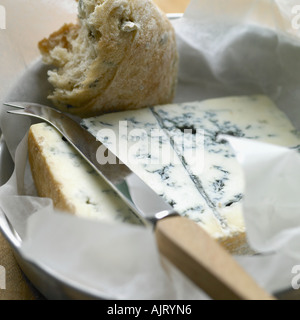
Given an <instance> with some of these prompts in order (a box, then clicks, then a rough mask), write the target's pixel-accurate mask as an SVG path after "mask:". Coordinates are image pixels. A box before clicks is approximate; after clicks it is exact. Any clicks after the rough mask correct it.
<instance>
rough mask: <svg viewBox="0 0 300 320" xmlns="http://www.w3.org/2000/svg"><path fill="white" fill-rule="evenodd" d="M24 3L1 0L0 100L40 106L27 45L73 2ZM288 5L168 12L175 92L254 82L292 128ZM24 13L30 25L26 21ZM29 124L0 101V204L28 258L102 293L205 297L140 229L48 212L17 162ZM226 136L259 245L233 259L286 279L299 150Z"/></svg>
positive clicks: (201, 93)
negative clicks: (5, 151) (2, 145)
mask: <svg viewBox="0 0 300 320" xmlns="http://www.w3.org/2000/svg"><path fill="white" fill-rule="evenodd" d="M28 2H29V1H25V0H15V1H14V6H12V5H11V1H8V0H7V1H4V4H3V5H4V6H5V7H6V9H7V10H6V12H7V14H9V16H8V18H7V21H8V22H7V29H6V30H0V48H1V49H0V50H1V54H0V62H1V75H0V77H1V91H0V102H1V103H2V102H3V101H4V100H10V101H12V100H22V101H32V102H41V103H47V104H48V105H49V102H48V101H47V100H46V96H47V93H48V91H49V90H50V87H49V84H48V83H47V79H46V67H45V66H43V64H42V63H41V62H40V60H39V55H38V52H37V49H36V44H37V42H38V41H39V40H40V39H41V38H42V37H44V36H47V35H48V34H49V33H51V32H52V31H53V30H55V29H57V28H58V27H60V26H61V25H62V24H63V23H64V22H69V21H72V20H74V19H75V15H76V8H74V5H73V0H65V1H58V0H57V1H54V0H53V1H46V0H43V1H40V0H31V1H30V9H29V7H28ZM71 3H72V4H71ZM295 5H296V1H279V0H278V1H267V0H264V1H263V0H262V1H250V0H245V1H241V0H240V1H234V0H227V1H224V0H218V1H216V0H209V1H204V0H203V1H200V0H192V1H191V4H190V6H189V7H188V9H187V11H186V13H185V15H184V17H183V18H182V19H180V20H177V21H174V27H175V29H176V33H177V39H178V49H179V53H180V72H179V85H178V90H177V96H176V101H178V102H183V101H193V100H203V99H206V98H212V97H221V96H231V95H241V94H247V95H248V94H253V93H254V94H257V93H264V94H266V95H268V96H269V97H270V98H271V99H273V101H274V102H275V103H276V104H277V105H278V106H279V107H280V108H281V109H282V110H284V111H285V112H286V114H287V115H288V116H289V117H290V119H291V120H292V121H293V123H294V125H295V127H296V128H298V129H300V108H299V107H298V103H299V101H300V96H299V95H300V93H299V92H300V91H299V90H298V85H299V81H300V63H299V59H298V57H299V54H300V39H299V36H298V33H297V30H296V29H295V28H293V25H292V21H294V22H295V21H296V20H295V18H297V17H296V16H295V13H294V14H293V11H292V9H293V8H294V6H295ZM23 8H24V10H22V9H23ZM58 8H59V10H58ZM21 13H22V14H21ZM296 13H297V12H296ZM49 16H51V17H53V19H52V18H51V19H49ZM35 18H36V19H37V22H36V24H39V26H40V28H35V29H34V30H32V28H33V27H32V21H34V19H35ZM12 25H13V26H12ZM294 27H295V24H294ZM29 32H30V37H26V35H28V33H29ZM30 123H31V122H30V121H29V119H25V118H18V117H12V116H9V115H7V114H6V109H5V108H2V109H1V114H0V124H1V130H2V132H3V134H4V137H5V140H6V142H7V145H8V148H9V150H10V152H11V154H12V157H13V158H14V160H15V164H16V167H15V172H14V174H13V176H12V177H11V179H10V181H9V182H8V183H7V184H5V185H4V186H2V187H1V188H0V206H1V208H2V209H3V211H4V212H5V213H6V215H7V217H8V218H9V220H10V222H11V223H12V225H13V226H14V228H15V229H16V230H17V232H18V233H19V235H20V236H21V238H22V240H23V242H22V246H21V250H22V253H23V254H24V256H25V257H26V258H27V259H29V260H32V261H34V262H36V263H37V264H39V265H41V266H47V267H48V268H49V267H50V268H52V269H53V270H55V271H56V274H57V275H58V276H59V277H61V278H62V279H64V278H65V279H72V281H74V282H77V283H80V284H82V285H83V286H86V287H88V288H90V290H91V291H92V292H93V293H94V294H96V295H99V296H102V297H113V298H118V299H166V298H170V299H206V298H207V297H206V296H205V295H204V294H203V293H202V292H201V291H200V290H198V289H197V288H195V286H194V285H193V284H191V283H190V282H189V281H188V280H186V279H185V277H184V276H182V275H181V274H180V273H179V272H178V271H177V270H175V269H174V268H173V267H172V266H170V265H169V264H167V265H168V272H166V270H165V268H163V266H162V264H161V260H160V257H159V255H158V252H157V249H156V245H155V239H154V236H153V234H152V232H151V231H149V230H146V229H144V228H141V227H136V226H130V225H120V226H111V225H107V224H103V223H99V222H92V221H87V220H83V219H79V218H76V217H73V216H69V215H66V214H63V213H60V212H56V211H55V210H53V207H52V202H51V201H50V200H48V199H40V198H37V197H36V196H35V189H34V185H33V182H32V178H31V175H30V170H29V167H28V163H27V145H26V133H27V130H28V128H29V126H30ZM228 141H229V142H230V143H231V145H232V147H233V148H234V150H235V152H236V154H237V156H238V159H239V161H240V163H241V165H242V166H243V168H244V172H245V178H246V193H245V201H244V211H245V221H246V226H247V231H248V237H249V243H250V245H251V246H252V247H253V249H255V250H256V251H258V252H260V253H261V255H259V256H251V257H250V256H249V257H237V260H238V261H239V262H240V263H241V264H242V265H243V267H245V269H246V270H248V271H249V273H250V274H251V275H252V276H253V277H254V278H255V279H256V280H257V281H258V282H259V283H260V284H261V285H262V286H264V287H265V288H266V289H267V290H268V291H270V292H271V291H272V292H274V291H278V290H282V289H285V288H288V287H290V286H291V283H292V281H293V279H294V277H295V274H293V272H292V270H293V266H295V265H297V264H300V248H298V243H299V242H298V238H299V237H300V228H299V226H300V221H299V217H300V210H299V209H300V200H299V199H298V198H299V197H298V194H299V191H298V188H297V186H299V164H300V160H299V153H298V152H297V150H290V149H286V148H282V147H277V146H271V145H265V144H263V145H262V144H259V143H256V142H253V141H252V142H250V141H245V140H242V139H232V138H228ZM297 175H298V176H297Z"/></svg>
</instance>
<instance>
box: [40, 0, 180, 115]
mask: <svg viewBox="0 0 300 320" xmlns="http://www.w3.org/2000/svg"><path fill="white" fill-rule="evenodd" d="M78 18H79V19H78V21H79V22H78V24H65V25H64V26H62V27H61V29H60V30H58V31H56V32H54V33H53V34H52V35H50V36H49V38H47V39H43V40H42V41H40V42H39V49H40V52H41V55H42V58H43V61H44V62H45V63H46V64H49V65H52V66H54V67H55V69H54V70H50V71H48V75H49V82H50V83H51V84H52V85H53V87H54V91H53V93H52V94H51V95H50V96H49V99H51V100H52V102H53V103H54V105H55V106H56V107H57V108H59V109H60V110H62V111H65V112H68V113H72V114H76V115H78V116H80V117H87V116H93V115H99V114H102V113H106V112H111V111H122V110H128V109H138V108H143V107H149V106H153V105H158V104H165V103H171V102H172V100H173V97H174V94H175V88H176V82H177V72H178V53H177V46H176V39H175V31H174V28H173V26H172V24H171V23H170V21H169V20H168V18H167V17H166V15H165V14H164V13H163V12H162V11H161V10H160V9H159V8H158V7H157V6H156V5H155V4H154V3H153V2H152V0H80V1H79V4H78Z"/></svg>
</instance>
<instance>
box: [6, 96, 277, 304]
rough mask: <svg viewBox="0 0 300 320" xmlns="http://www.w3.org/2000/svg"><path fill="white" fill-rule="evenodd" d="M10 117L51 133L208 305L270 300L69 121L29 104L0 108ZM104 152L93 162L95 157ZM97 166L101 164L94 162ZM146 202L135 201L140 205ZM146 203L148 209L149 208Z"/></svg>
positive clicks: (223, 252) (186, 221)
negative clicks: (147, 228)
mask: <svg viewBox="0 0 300 320" xmlns="http://www.w3.org/2000/svg"><path fill="white" fill-rule="evenodd" d="M6 105H9V106H14V107H18V108H21V109H19V110H14V111H8V112H10V113H13V114H19V115H27V116H32V117H36V118H39V119H41V120H44V121H46V122H48V123H49V124H50V125H52V126H53V127H55V128H56V129H57V130H58V131H59V132H60V133H61V134H62V135H63V137H64V138H65V139H66V140H67V141H68V142H69V143H70V144H71V145H72V146H73V147H74V148H75V149H76V150H77V151H78V152H79V154H80V155H81V156H82V157H83V158H84V159H85V160H86V161H87V162H88V163H89V164H90V165H91V166H92V167H93V168H94V170H96V172H98V174H99V175H100V176H101V177H102V178H103V179H104V180H105V181H106V182H107V183H108V184H109V185H110V186H111V187H112V189H113V190H115V192H117V194H118V195H119V196H120V198H121V199H122V200H123V201H124V203H125V204H126V205H128V206H129V207H130V208H131V210H132V211H133V212H134V213H135V214H136V215H137V216H138V217H139V218H140V219H141V220H143V221H144V222H145V224H151V225H152V226H153V227H154V231H155V236H156V240H157V245H158V249H159V251H160V253H161V254H162V255H163V256H165V257H166V258H167V259H168V260H170V261H171V262H172V263H173V264H174V265H175V266H176V267H177V268H178V269H179V270H181V271H182V272H183V273H184V274H185V275H186V276H187V277H188V278H189V279H190V280H192V281H193V282H194V283H195V284H196V285H197V286H199V288H201V289H202V290H203V291H205V292H206V293H207V294H208V295H209V296H210V297H211V298H213V299H225V300H230V299H239V300H273V299H274V298H273V297H272V295H270V294H269V293H267V292H266V291H265V290H263V289H262V288H261V287H260V286H259V285H258V284H257V283H256V282H255V281H254V280H253V279H252V278H251V277H250V275H249V274H247V273H246V272H245V270H244V269H243V268H241V267H240V266H239V265H238V263H237V262H236V261H235V260H234V259H233V257H232V256H231V255H230V254H229V253H228V252H227V251H226V250H225V249H224V248H223V247H222V246H221V245H220V244H219V243H218V242H217V241H216V240H215V239H213V238H212V237H211V236H210V235H209V234H207V232H205V231H204V230H203V229H202V228H201V227H200V226H199V225H197V224H196V223H195V222H193V221H191V220H189V219H188V218H185V217H182V216H180V215H179V214H178V213H177V212H176V211H175V210H174V209H173V208H172V207H171V206H170V205H169V204H168V203H166V202H165V201H164V200H163V199H162V197H160V196H159V195H157V194H156V193H155V192H154V191H153V189H152V188H151V187H150V186H148V185H147V184H146V183H145V182H144V181H143V180H142V179H141V178H140V177H139V176H138V175H136V174H135V173H134V172H133V171H132V170H131V169H130V168H129V167H128V166H127V165H126V164H124V163H122V161H120V160H119V159H118V157H117V156H116V155H115V154H114V153H112V152H111V150H109V149H108V148H106V146H105V145H104V144H103V143H102V142H101V141H98V140H97V139H96V138H95V137H94V136H93V135H92V134H91V133H89V132H88V131H87V130H86V129H84V128H83V127H82V126H81V125H80V124H79V123H78V122H76V121H75V120H74V119H72V118H71V117H70V116H68V115H66V114H64V113H62V112H60V111H57V110H55V109H53V108H50V107H47V106H42V105H39V104H34V103H24V102H17V103H6ZM99 148H101V150H105V157H106V159H115V160H116V161H99V158H98V157H97V154H98V153H97V152H98V150H99ZM100 160H101V159H100ZM142 196H143V199H145V198H146V199H148V201H147V203H145V201H140V199H141V198H142ZM149 203H150V204H151V206H149Z"/></svg>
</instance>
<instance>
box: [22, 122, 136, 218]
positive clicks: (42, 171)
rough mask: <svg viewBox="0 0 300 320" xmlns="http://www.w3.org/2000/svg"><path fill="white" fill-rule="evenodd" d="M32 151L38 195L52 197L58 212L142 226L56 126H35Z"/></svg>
mask: <svg viewBox="0 0 300 320" xmlns="http://www.w3.org/2000/svg"><path fill="white" fill-rule="evenodd" d="M28 150H29V162H30V165H31V172H32V176H33V178H34V182H35V186H36V189H37V191H38V194H39V196H41V197H48V198H51V199H52V200H53V203H54V206H55V207H56V208H57V209H60V210H63V211H66V212H69V213H73V214H75V215H77V216H79V217H84V218H90V219H97V220H101V221H104V222H109V223H115V222H117V223H118V222H130V223H134V224H140V223H141V222H140V220H138V219H137V217H136V216H135V215H134V214H133V213H132V212H131V211H130V210H129V208H127V207H126V206H124V203H123V201H122V200H121V199H120V198H119V197H118V195H117V194H116V193H115V192H114V191H113V190H112V189H111V188H110V186H108V185H107V183H106V182H105V181H103V179H102V178H101V177H100V176H99V175H98V174H97V173H96V172H95V171H94V170H93V169H92V168H91V167H90V166H89V165H88V164H87V163H86V162H85V160H83V158H82V157H81V156H80V155H79V154H78V153H77V151H76V150H74V148H73V147H71V146H70V145H69V144H68V143H67V142H66V141H65V140H64V139H63V138H62V136H61V134H60V133H58V131H56V130H55V129H54V128H53V127H52V126H50V125H48V124H46V123H39V124H35V125H32V126H31V128H30V131H29V136H28Z"/></svg>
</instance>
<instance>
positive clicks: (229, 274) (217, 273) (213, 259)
mask: <svg viewBox="0 0 300 320" xmlns="http://www.w3.org/2000/svg"><path fill="white" fill-rule="evenodd" d="M155 232H156V240H157V244H158V248H159V251H160V252H161V253H162V254H163V255H164V256H165V257H166V258H167V259H168V260H170V261H171V262H172V263H173V264H174V265H175V266H176V267H177V268H178V269H179V270H181V271H182V272H183V273H184V274H185V275H186V276H187V277H188V278H190V279H191V280H192V281H193V282H194V283H195V284H197V285H198V286H199V287H200V288H201V289H202V290H203V291H204V292H206V293H207V294H208V295H209V296H210V297H211V298H212V299H215V300H274V299H275V298H274V297H272V296H271V295H269V294H268V293H267V292H265V291H264V290H263V289H262V288H261V287H259V286H258V284H257V283H256V282H255V281H254V280H253V279H252V278H251V277H250V276H249V275H248V274H247V273H246V272H245V270H244V269H243V268H242V267H241V266H240V265H239V264H238V263H237V262H236V261H235V260H234V258H233V257H232V256H231V255H230V254H229V253H228V252H227V251H226V250H225V249H223V247H222V246H221V245H220V244H219V243H218V242H217V241H216V240H214V239H213V238H212V237H211V236H210V235H209V234H208V233H207V232H206V231H205V230H204V229H202V228H201V227H200V226H199V225H197V224H196V223H195V222H193V221H191V220H189V219H187V218H184V217H180V216H178V217H177V216H175V217H169V218H166V219H162V220H160V221H158V222H157V226H156V231H155Z"/></svg>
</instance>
